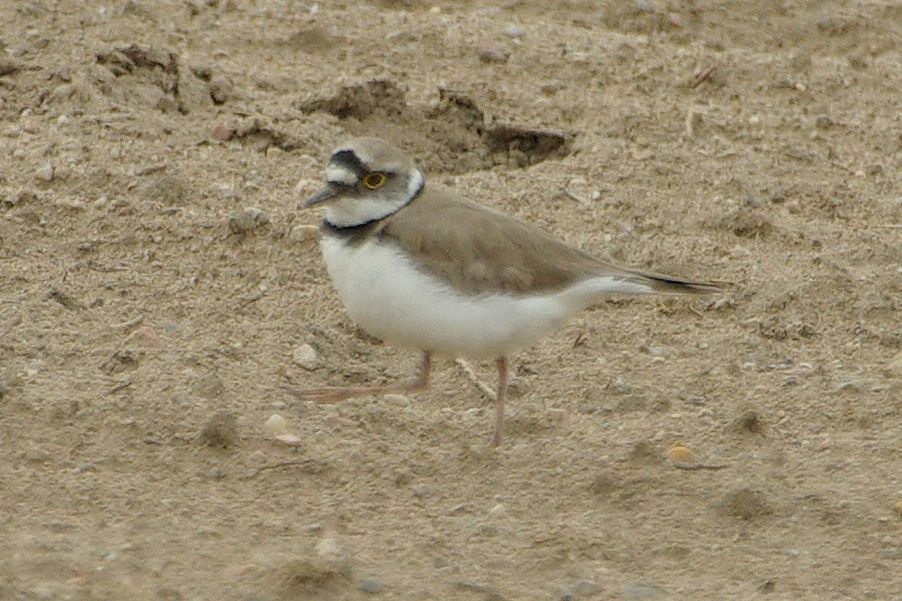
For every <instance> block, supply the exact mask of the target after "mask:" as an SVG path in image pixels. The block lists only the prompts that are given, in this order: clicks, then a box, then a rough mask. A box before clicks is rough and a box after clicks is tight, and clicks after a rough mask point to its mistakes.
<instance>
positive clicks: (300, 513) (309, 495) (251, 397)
mask: <svg viewBox="0 0 902 601" xmlns="http://www.w3.org/2000/svg"><path fill="white" fill-rule="evenodd" d="M0 22H2V23H3V24H4V26H3V28H2V31H0V49H2V53H0V599H3V600H6V599H10V600H19V599H21V600H32V599H48V600H57V599H73V600H87V599H110V600H113V599H116V600H118V599H161V600H182V599H184V600H194V599H197V600H200V599H222V600H240V601H250V600H259V601H268V600H288V599H363V598H368V597H374V598H384V599H405V600H407V599H411V600H430V599H434V600H440V599H441V600H443V599H463V600H470V599H472V600H477V601H478V600H501V599H508V600H514V599H544V600H549V599H551V600H565V599H570V600H576V599H624V600H627V601H637V600H645V599H757V598H761V599H856V600H861V599H880V600H884V599H885V600H891V599H895V600H896V601H899V600H900V599H902V536H900V534H902V400H900V399H902V348H900V347H902V320H900V317H899V315H900V308H902V267H900V266H902V184H900V182H902V177H900V170H902V94H900V89H902V5H900V4H899V3H898V2H895V1H894V0H850V1H834V2H792V1H788V0H787V1H782V2H781V1H768V2H757V1H755V0H740V1H736V2H733V1H729V0H697V1H688V0H635V1H634V0H624V1H618V0H606V1H605V0H602V1H599V2H589V1H570V2H567V1H565V2H556V1H552V0H541V1H535V2H532V1H529V2H527V1H518V0H512V1H508V0H505V1H500V0H499V1H497V2H489V1H482V0H474V1H472V2H454V3H442V4H432V3H422V2H418V1H416V0H410V1H407V2H405V1H402V0H397V1H391V0H384V1H382V2H379V1H372V2H352V1H344V2H331V1H324V2H320V3H318V4H313V3H310V2H306V3H302V2H295V1H289V0H272V1H263V0H260V1H256V2H255V1H253V0H218V1H217V0H172V1H151V0H128V1H122V0H109V1H107V2H79V1H75V0H23V1H20V0H0ZM362 133H367V134H370V135H378V136H382V137H385V138H388V139H391V140H393V141H394V142H395V143H397V144H398V145H400V146H401V147H403V148H405V149H406V150H407V151H409V152H410V153H412V154H413V155H414V156H415V157H416V158H417V160H418V161H419V162H420V163H421V165H423V166H424V168H426V169H427V170H428V173H429V175H428V181H429V184H427V185H448V186H453V187H455V188H456V189H457V190H458V191H459V192H460V193H461V194H463V195H465V196H466V197H468V198H470V199H472V200H474V201H477V202H481V203H484V204H486V205H490V206H493V207H496V208H499V209H501V210H504V211H507V212H510V213H513V214H516V215H519V216H521V217H523V218H526V219H529V220H531V221H533V222H536V223H538V224H540V225H541V226H542V227H544V228H546V229H547V230H549V231H551V232H553V233H554V234H555V235H557V236H559V237H560V238H562V239H564V240H566V241H567V242H568V243H570V244H572V245H575V246H578V247H580V248H582V249H584V250H587V251H589V252H592V253H594V254H597V255H600V256H607V257H612V258H613V259H615V260H617V261H619V262H621V263H625V264H629V265H633V266H638V267H642V268H654V269H655V270H658V271H664V272H669V273H673V274H675V275H683V276H686V277H694V278H699V279H710V280H720V281H726V282H729V285H727V287H726V288H725V292H724V293H723V294H722V295H715V296H712V297H709V298H692V299H682V298H679V299H653V298H624V299H611V300H610V301H609V302H606V303H604V304H603V305H602V306H600V307H598V308H597V310H593V311H589V312H586V313H584V314H582V315H580V316H579V317H577V318H576V319H573V320H572V321H571V322H570V323H568V324H567V326H566V327H564V328H563V329H562V330H561V331H560V332H558V333H557V334H556V335H554V336H553V337H551V338H549V339H547V340H545V341H544V342H543V343H541V344H540V345H539V346H538V347H536V348H534V349H531V350H529V351H528V352H524V353H522V354H521V355H520V356H518V357H516V358H515V359H514V365H515V367H516V373H517V378H516V381H515V383H514V386H513V387H512V394H514V395H515V397H516V398H515V399H514V400H513V401H512V402H511V404H510V405H511V406H510V415H509V418H508V426H509V428H508V439H507V441H506V444H505V445H504V446H503V447H502V448H499V449H493V448H491V447H490V445H489V440H490V434H491V428H492V412H491V411H492V406H491V402H490V401H489V400H488V399H486V398H484V397H483V396H482V394H481V393H480V391H479V390H478V389H477V388H476V387H475V386H474V385H473V383H472V382H471V381H470V380H469V379H468V377H467V376H466V375H465V373H464V371H463V370H462V368H461V367H460V366H459V365H457V364H456V363H454V362H453V361H452V360H450V359H441V360H439V361H438V363H437V365H436V370H435V379H434V386H433V388H432V390H431V391H430V392H428V393H424V394H417V395H411V396H409V397H403V396H398V395H395V396H391V397H387V398H367V399H360V400H355V401H348V402H345V403H343V404H340V405H336V406H317V405H313V404H310V403H303V402H299V401H297V400H295V399H294V398H293V397H292V396H291V394H289V393H288V392H287V391H286V389H285V388H286V386H288V387H296V388H299V387H304V386H320V385H328V384H333V385H340V384H348V383H374V384H375V383H385V382H390V381H394V380H397V379H400V378H407V377H410V376H411V375H412V374H413V372H414V370H415V368H416V365H417V361H418V358H417V357H416V356H415V355H413V354H411V353H409V352H404V351H399V350H395V349H392V348H388V347H385V346H383V345H381V344H379V342H378V341H376V340H373V339H371V338H369V337H367V336H366V335H365V334H364V333H363V332H361V331H360V330H358V329H357V328H356V326H355V325H354V323H353V322H351V320H350V319H349V318H348V317H347V316H346V315H345V313H344V311H343V310H342V307H341V305H340V303H339V301H338V299H337V297H336V295H335V293H334V292H333V290H332V288H331V286H330V284H329V281H328V278H327V276H326V273H325V270H324V267H323V264H322V262H321V259H320V256H319V251H318V248H317V243H316V239H315V231H314V230H313V227H312V226H315V225H316V224H317V223H318V220H319V215H317V214H316V212H302V211H298V210H297V203H298V200H299V199H300V198H303V197H304V195H306V194H309V193H311V192H313V191H315V190H316V189H317V187H318V186H319V185H320V183H321V181H322V179H323V167H324V162H325V159H326V157H327V156H328V153H329V150H330V149H331V148H332V147H333V146H334V145H335V144H336V143H338V142H340V141H341V140H342V138H345V137H347V136H348V135H358V134H362ZM249 209H250V210H249ZM473 369H474V370H475V372H476V374H477V375H478V376H479V377H480V378H481V379H483V380H485V381H486V382H489V383H492V382H493V381H494V374H493V370H492V365H491V364H489V363H485V364H479V363H476V364H473ZM274 414H278V415H281V416H282V417H283V418H284V427H283V428H280V427H279V424H278V423H275V422H277V421H278V418H272V419H271V416H273V415H274ZM267 420H270V421H269V424H270V426H269V427H267V426H266V424H267ZM279 432H281V433H282V434H283V436H282V437H281V440H279V439H276V438H275V437H274V433H279ZM285 434H287V435H288V436H285ZM675 445H681V446H684V447H686V449H677V450H676V451H674V450H673V447H674V446H675ZM690 455H692V456H690ZM680 461H682V463H681V462H680ZM687 468H695V469H687Z"/></svg>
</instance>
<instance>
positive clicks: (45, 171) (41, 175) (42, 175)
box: [34, 161, 53, 182]
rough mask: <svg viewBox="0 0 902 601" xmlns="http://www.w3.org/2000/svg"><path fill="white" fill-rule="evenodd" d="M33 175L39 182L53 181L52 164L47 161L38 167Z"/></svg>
mask: <svg viewBox="0 0 902 601" xmlns="http://www.w3.org/2000/svg"><path fill="white" fill-rule="evenodd" d="M34 175H35V177H37V178H38V179H40V180H43V181H45V182H49V181H50V180H52V179H53V163H51V162H50V161H47V162H46V163H44V164H43V165H41V166H40V167H38V170H37V171H35V173H34Z"/></svg>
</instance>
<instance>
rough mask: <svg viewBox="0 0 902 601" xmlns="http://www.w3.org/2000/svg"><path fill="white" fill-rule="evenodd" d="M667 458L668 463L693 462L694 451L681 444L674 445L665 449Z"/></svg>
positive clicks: (694, 459)
mask: <svg viewBox="0 0 902 601" xmlns="http://www.w3.org/2000/svg"><path fill="white" fill-rule="evenodd" d="M667 460H668V461H669V462H670V463H689V464H692V463H695V462H696V458H695V453H693V452H692V451H690V450H689V449H688V448H686V447H684V446H682V445H674V446H672V447H670V449H669V450H668V451H667Z"/></svg>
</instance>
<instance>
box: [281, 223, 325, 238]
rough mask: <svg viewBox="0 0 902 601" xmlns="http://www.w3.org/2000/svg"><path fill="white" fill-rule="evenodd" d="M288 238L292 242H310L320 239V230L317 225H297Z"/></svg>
mask: <svg viewBox="0 0 902 601" xmlns="http://www.w3.org/2000/svg"><path fill="white" fill-rule="evenodd" d="M288 237H289V238H290V239H291V240H292V242H310V241H312V240H316V239H317V238H318V237H319V228H318V227H317V226H315V225H296V226H294V227H293V228H291V231H290V232H289V233H288Z"/></svg>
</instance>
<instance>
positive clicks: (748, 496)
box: [719, 488, 773, 520]
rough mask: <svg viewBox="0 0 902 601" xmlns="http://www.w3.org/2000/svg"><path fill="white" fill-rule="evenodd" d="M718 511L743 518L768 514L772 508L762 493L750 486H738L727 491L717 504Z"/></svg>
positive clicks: (771, 511) (747, 518) (749, 518)
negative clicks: (718, 504) (738, 487)
mask: <svg viewBox="0 0 902 601" xmlns="http://www.w3.org/2000/svg"><path fill="white" fill-rule="evenodd" d="M719 509H720V512H721V513H723V514H725V515H729V516H732V517H736V518H740V519H743V520H751V519H754V518H758V517H762V516H766V515H770V514H771V513H773V509H772V508H771V506H770V504H769V503H768V502H767V497H765V495H764V493H761V492H758V491H756V490H752V489H751V488H740V489H738V490H734V491H732V492H729V493H727V494H726V495H725V496H724V498H723V500H722V501H721V502H720V506H719Z"/></svg>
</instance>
